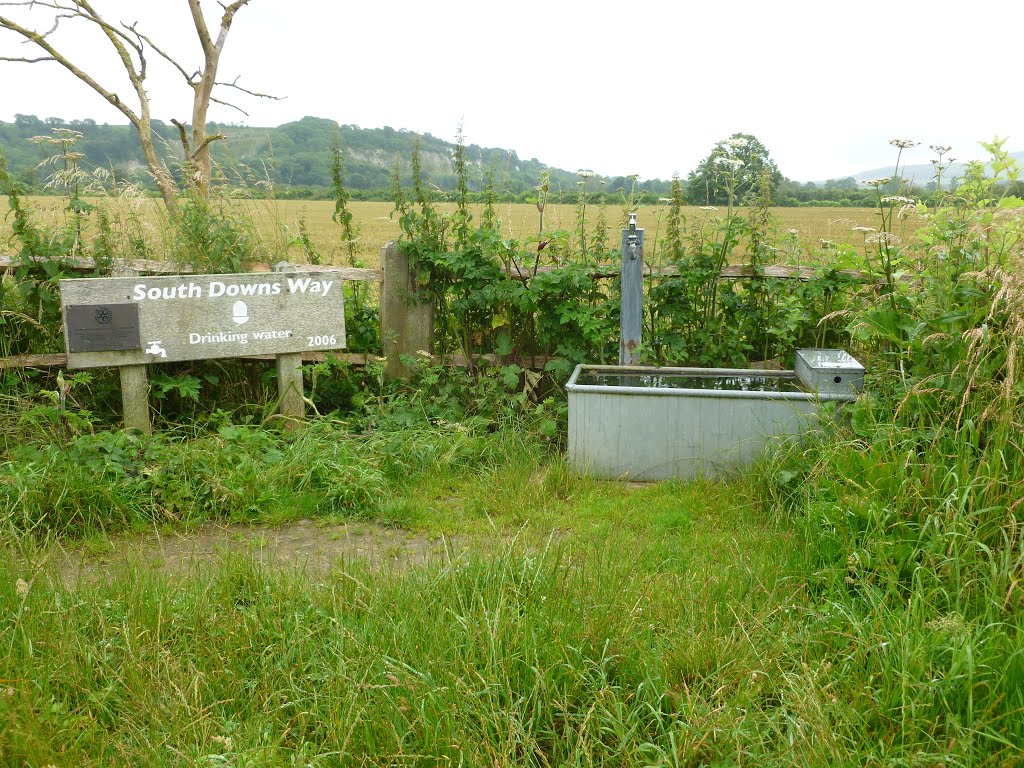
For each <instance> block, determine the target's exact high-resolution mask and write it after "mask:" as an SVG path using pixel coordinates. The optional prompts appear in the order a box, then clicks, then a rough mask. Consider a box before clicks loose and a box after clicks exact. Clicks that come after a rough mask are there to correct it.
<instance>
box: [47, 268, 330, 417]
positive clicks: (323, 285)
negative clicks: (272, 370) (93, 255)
mask: <svg viewBox="0 0 1024 768" xmlns="http://www.w3.org/2000/svg"><path fill="white" fill-rule="evenodd" d="M60 290H61V304H62V309H63V314H64V340H65V344H66V347H67V353H68V368H70V369H74V368H96V367H102V366H118V367H120V368H121V380H122V397H123V399H124V406H125V411H124V414H125V426H126V427H127V428H129V429H132V428H135V429H141V430H142V431H146V432H148V431H149V405H148V383H147V382H146V366H147V365H150V364H154V363H170V362H176V361H182V360H206V359H211V358H225V357H242V356H246V355H261V354H272V355H275V356H277V372H278V387H279V393H280V410H281V413H282V415H283V416H285V417H286V418H288V419H289V420H290V421H291V420H298V419H301V418H302V416H303V413H304V407H303V406H304V399H303V393H302V353H303V352H322V351H327V350H335V349H344V347H345V305H344V296H343V292H342V285H341V280H340V279H339V277H338V275H337V274H336V273H332V272H328V271H325V272H274V273H252V274H235V275H187V276H176V277H112V278H86V279H78V280H61V281H60ZM140 403H141V405H140ZM143 414H144V416H143Z"/></svg>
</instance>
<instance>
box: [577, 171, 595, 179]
mask: <svg viewBox="0 0 1024 768" xmlns="http://www.w3.org/2000/svg"><path fill="white" fill-rule="evenodd" d="M576 175H577V176H579V177H580V178H581V179H589V178H590V177H591V176H593V175H594V172H593V171H576Z"/></svg>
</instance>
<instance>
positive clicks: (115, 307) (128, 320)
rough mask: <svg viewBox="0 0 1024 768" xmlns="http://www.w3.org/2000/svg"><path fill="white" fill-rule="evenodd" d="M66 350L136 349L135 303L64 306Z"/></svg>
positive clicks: (136, 319) (137, 309)
mask: <svg viewBox="0 0 1024 768" xmlns="http://www.w3.org/2000/svg"><path fill="white" fill-rule="evenodd" d="M65 310H66V313H65V319H64V322H65V323H67V339H68V351H69V352H111V351H116V350H127V349H139V348H140V347H141V346H142V344H141V342H140V340H139V305H138V304H78V305H68V306H67V307H65Z"/></svg>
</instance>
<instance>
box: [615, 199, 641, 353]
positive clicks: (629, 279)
mask: <svg viewBox="0 0 1024 768" xmlns="http://www.w3.org/2000/svg"><path fill="white" fill-rule="evenodd" d="M620 277H621V285H622V291H621V294H622V305H621V307H620V310H619V365H637V364H638V363H639V362H640V342H641V339H642V336H643V317H644V231H643V230H642V229H637V226H636V214H635V213H631V214H629V228H628V229H624V230H622V271H621V272H620Z"/></svg>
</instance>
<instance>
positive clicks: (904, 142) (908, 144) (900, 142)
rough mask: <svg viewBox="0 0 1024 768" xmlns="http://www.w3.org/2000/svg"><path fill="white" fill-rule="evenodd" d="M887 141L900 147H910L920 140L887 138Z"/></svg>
mask: <svg viewBox="0 0 1024 768" xmlns="http://www.w3.org/2000/svg"><path fill="white" fill-rule="evenodd" d="M889 143H890V144H892V145H893V146H894V147H899V148H900V149H910V148H911V147H916V146H917V145H918V144H920V143H921V142H920V141H914V140H913V139H889Z"/></svg>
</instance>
